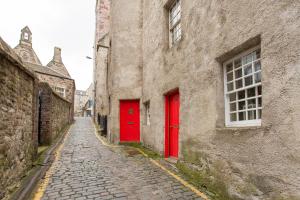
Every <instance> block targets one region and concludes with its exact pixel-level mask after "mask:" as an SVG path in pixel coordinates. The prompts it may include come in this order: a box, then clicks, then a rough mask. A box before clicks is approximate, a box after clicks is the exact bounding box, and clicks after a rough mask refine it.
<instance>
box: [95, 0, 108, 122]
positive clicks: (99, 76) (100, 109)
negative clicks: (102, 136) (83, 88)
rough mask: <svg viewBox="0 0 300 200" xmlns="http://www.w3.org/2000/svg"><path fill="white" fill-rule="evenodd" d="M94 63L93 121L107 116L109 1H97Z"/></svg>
mask: <svg viewBox="0 0 300 200" xmlns="http://www.w3.org/2000/svg"><path fill="white" fill-rule="evenodd" d="M95 12H96V31H95V47H96V48H95V52H94V56H95V63H94V94H93V95H94V96H93V100H94V108H93V109H94V117H95V118H94V119H95V120H96V119H97V116H98V115H107V114H108V107H109V106H108V91H107V65H108V52H109V48H108V47H109V35H108V33H109V28H110V26H109V23H110V21H109V20H110V0H97V4H96V10H95Z"/></svg>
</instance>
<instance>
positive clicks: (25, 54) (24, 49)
mask: <svg viewBox="0 0 300 200" xmlns="http://www.w3.org/2000/svg"><path fill="white" fill-rule="evenodd" d="M14 50H15V52H16V53H17V54H18V55H19V56H20V57H21V58H22V60H23V61H24V62H30V63H34V64H39V65H41V64H42V63H41V61H40V59H39V58H38V56H37V55H36V53H35V51H34V50H33V48H32V46H30V45H27V44H25V43H21V42H20V44H18V45H17V46H16V47H15V48H14Z"/></svg>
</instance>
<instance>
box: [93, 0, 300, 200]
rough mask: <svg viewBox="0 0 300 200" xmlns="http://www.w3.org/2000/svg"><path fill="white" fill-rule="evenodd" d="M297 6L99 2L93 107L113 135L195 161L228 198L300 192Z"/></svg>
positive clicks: (243, 0) (255, 0) (254, 1)
mask: <svg viewBox="0 0 300 200" xmlns="http://www.w3.org/2000/svg"><path fill="white" fill-rule="evenodd" d="M107 9H109V12H107ZM299 10H300V1H293V0H292V1H284V0H279V1H271V0H270V1H259V0H250V1H249V0H239V1H237V0H234V1H229V0H225V1H198V0H190V1H183V0H162V1H158V0H154V1H146V0H135V1H123V0H114V1H111V2H110V1H105V0H98V1H97V6H96V19H97V22H96V26H97V27H96V39H95V46H96V47H97V48H96V49H95V70H94V78H95V80H94V82H95V91H96V94H95V103H96V104H95V108H96V109H95V114H99V113H100V114H103V115H108V138H109V139H110V141H112V142H114V143H118V142H129V141H135V142H137V141H140V142H143V143H144V144H145V145H146V146H148V147H151V148H152V149H153V150H155V151H157V152H159V153H160V154H162V155H164V156H165V157H166V158H169V157H172V158H175V159H179V160H180V161H182V162H186V163H189V166H196V167H193V169H198V172H199V173H200V174H201V176H200V177H202V178H203V185H205V186H206V187H208V188H219V190H221V191H222V193H223V194H224V195H225V196H226V195H227V196H228V197H229V198H232V199H276V198H278V199H299V198H300V192H299V191H300V162H299V160H300V157H299V153H298V152H299V150H300V149H299V147H300V135H299V128H300V101H299V99H300V73H299V72H300V71H299V70H300V48H299V47H300V13H299ZM108 19H109V20H108ZM106 62H107V63H106ZM220 188H221V189H220Z"/></svg>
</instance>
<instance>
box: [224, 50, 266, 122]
mask: <svg viewBox="0 0 300 200" xmlns="http://www.w3.org/2000/svg"><path fill="white" fill-rule="evenodd" d="M260 54H261V53H260V48H259V47H256V48H254V49H252V50H249V51H247V52H245V53H242V54H240V55H238V56H236V57H235V58H233V59H231V60H229V61H227V62H225V63H224V80H225V81H224V83H225V84H224V88H225V115H226V116H225V119H226V126H259V125H261V113H262V85H261V55H260Z"/></svg>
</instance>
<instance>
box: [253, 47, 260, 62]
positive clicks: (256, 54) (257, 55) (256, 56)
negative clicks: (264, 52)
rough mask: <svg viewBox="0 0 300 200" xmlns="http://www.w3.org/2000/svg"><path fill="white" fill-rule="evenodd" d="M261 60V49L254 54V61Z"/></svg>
mask: <svg viewBox="0 0 300 200" xmlns="http://www.w3.org/2000/svg"><path fill="white" fill-rule="evenodd" d="M259 58H260V49H257V50H256V51H255V52H254V59H255V60H256V59H259Z"/></svg>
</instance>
